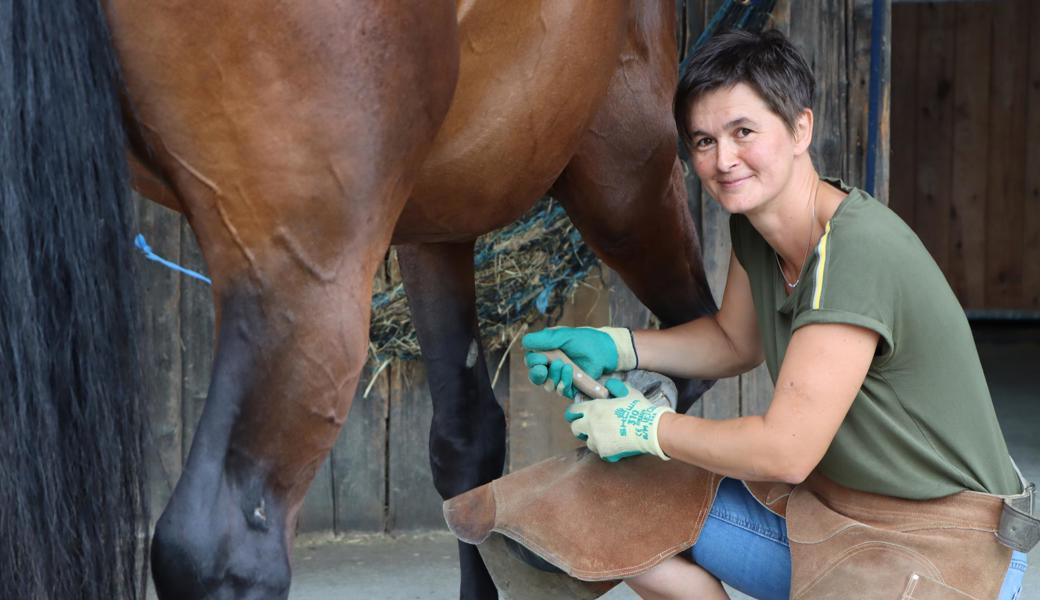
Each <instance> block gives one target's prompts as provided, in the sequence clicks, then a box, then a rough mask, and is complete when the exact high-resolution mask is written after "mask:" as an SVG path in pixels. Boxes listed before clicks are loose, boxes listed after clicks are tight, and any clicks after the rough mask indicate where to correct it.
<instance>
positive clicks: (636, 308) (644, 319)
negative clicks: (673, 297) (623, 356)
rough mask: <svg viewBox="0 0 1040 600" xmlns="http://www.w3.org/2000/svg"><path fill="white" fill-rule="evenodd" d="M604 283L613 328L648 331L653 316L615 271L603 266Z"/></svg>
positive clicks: (609, 319)
mask: <svg viewBox="0 0 1040 600" xmlns="http://www.w3.org/2000/svg"><path fill="white" fill-rule="evenodd" d="M602 269H603V283H604V286H605V287H606V290H607V296H608V297H609V299H608V315H609V318H608V321H609V323H610V325H612V326H613V327H628V328H630V329H646V328H647V327H649V326H650V319H651V318H652V317H653V315H652V314H651V313H650V309H648V308H647V307H646V306H644V305H643V303H642V302H640V301H639V298H636V295H635V294H633V293H632V290H630V289H628V286H627V285H625V282H624V280H623V279H621V276H620V275H618V274H617V272H615V271H614V270H613V269H611V268H610V267H607V266H606V265H603V267H602Z"/></svg>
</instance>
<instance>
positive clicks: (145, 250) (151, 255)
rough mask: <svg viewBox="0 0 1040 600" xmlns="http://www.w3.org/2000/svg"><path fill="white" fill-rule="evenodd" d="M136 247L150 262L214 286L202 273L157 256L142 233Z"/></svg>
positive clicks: (135, 243) (136, 241) (138, 235)
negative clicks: (152, 261)
mask: <svg viewBox="0 0 1040 600" xmlns="http://www.w3.org/2000/svg"><path fill="white" fill-rule="evenodd" d="M134 245H135V246H137V248H138V250H140V251H141V253H142V254H144V257H145V258H147V259H148V260H154V261H155V262H157V263H159V264H161V265H163V266H166V267H169V268H171V269H173V270H174V271H179V272H181V273H184V274H185V275H187V276H189V277H194V278H195V279H198V280H199V281H204V282H206V284H207V285H212V284H213V281H212V280H211V279H210V278H209V277H206V276H205V275H203V274H202V273H199V272H197V271H192V270H191V269H185V268H184V267H182V266H180V265H178V264H177V263H175V262H172V261H168V260H166V259H165V258H163V257H161V256H159V255H158V254H156V253H155V252H153V251H152V247H151V246H149V245H148V242H146V241H145V239H144V236H143V235H141V234H140V233H139V234H137V236H136V237H135V238H134Z"/></svg>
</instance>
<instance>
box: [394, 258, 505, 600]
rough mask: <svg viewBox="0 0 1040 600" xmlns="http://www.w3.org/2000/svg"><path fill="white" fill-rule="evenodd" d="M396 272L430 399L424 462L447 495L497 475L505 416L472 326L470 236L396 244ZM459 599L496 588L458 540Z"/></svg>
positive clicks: (475, 555) (475, 556) (484, 595)
mask: <svg viewBox="0 0 1040 600" xmlns="http://www.w3.org/2000/svg"><path fill="white" fill-rule="evenodd" d="M397 256H398V259H399V261H400V264H401V276H402V278H403V279H404V283H405V289H406V291H407V292H408V303H409V305H410V306H411V311H412V323H413V324H414V325H415V329H416V332H417V333H418V336H419V344H420V346H421V347H422V353H423V360H424V361H425V363H426V375H427V379H428V380H429V385H430V395H431V396H432V399H433V423H432V424H431V426H430V465H431V467H432V468H433V482H434V485H435V486H436V488H437V491H438V492H439V493H440V495H441V497H443V498H445V499H448V498H451V497H454V496H457V495H459V494H461V493H462V492H465V491H467V490H470V489H472V488H474V487H477V486H478V485H481V484H484V483H487V482H489V481H491V480H492V479H494V478H496V477H498V476H499V475H501V474H502V467H503V464H504V462H505V436H506V423H505V414H504V412H503V411H502V407H501V406H499V404H498V402H497V401H496V400H495V396H494V394H493V392H492V390H491V381H490V379H489V378H488V371H487V367H486V366H485V363H484V350H483V348H482V347H481V343H480V335H479V332H478V329H477V313H476V295H475V288H474V283H473V275H474V273H473V242H462V243H439V244H415V245H401V246H398V248H397ZM459 559H460V562H461V567H462V584H461V586H462V587H461V597H462V598H495V597H496V595H497V593H496V591H495V587H494V584H493V583H492V582H491V577H490V575H488V572H487V569H486V568H485V567H484V563H483V561H481V559H480V555H479V554H478V553H477V549H476V547H475V546H471V545H469V544H464V543H462V542H459Z"/></svg>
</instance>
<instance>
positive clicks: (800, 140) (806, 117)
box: [794, 108, 813, 155]
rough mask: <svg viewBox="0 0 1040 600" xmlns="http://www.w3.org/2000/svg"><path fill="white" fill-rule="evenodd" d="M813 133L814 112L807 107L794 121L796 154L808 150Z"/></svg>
mask: <svg viewBox="0 0 1040 600" xmlns="http://www.w3.org/2000/svg"><path fill="white" fill-rule="evenodd" d="M812 134H813V112H812V109H811V108H807V109H805V110H803V111H802V114H800V115H798V118H797V119H795V121H794V147H795V150H794V153H795V155H799V154H802V153H804V152H806V151H808V149H809V145H810V144H812Z"/></svg>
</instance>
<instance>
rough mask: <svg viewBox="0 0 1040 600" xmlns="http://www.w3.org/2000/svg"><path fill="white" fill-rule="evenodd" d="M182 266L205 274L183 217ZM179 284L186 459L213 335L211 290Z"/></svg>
mask: <svg viewBox="0 0 1040 600" xmlns="http://www.w3.org/2000/svg"><path fill="white" fill-rule="evenodd" d="M181 264H182V265H184V266H185V267H187V268H189V269H192V270H194V271H197V272H199V273H206V272H207V270H206V263H205V261H204V260H203V258H202V251H201V250H200V249H199V245H198V243H196V241H195V233H194V232H193V231H192V230H191V227H190V226H189V225H188V222H187V219H184V218H182V219H181ZM181 284H182V285H181V302H180V314H181V364H182V373H183V378H182V379H181V420H182V423H183V432H182V439H183V440H184V442H183V451H184V454H183V457H184V460H187V459H188V451H189V450H190V449H191V440H192V438H193V437H194V435H195V430H196V428H197V426H198V421H199V417H201V416H202V409H203V407H204V406H205V405H206V396H207V394H208V392H209V380H210V378H211V376H212V373H213V353H214V350H215V348H214V345H215V343H216V341H215V340H216V332H215V331H214V327H215V326H214V309H213V290H212V288H211V287H210V286H208V285H206V284H205V283H203V282H201V281H198V280H195V279H191V278H183V279H182V280H181Z"/></svg>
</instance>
